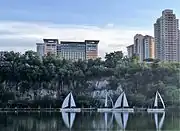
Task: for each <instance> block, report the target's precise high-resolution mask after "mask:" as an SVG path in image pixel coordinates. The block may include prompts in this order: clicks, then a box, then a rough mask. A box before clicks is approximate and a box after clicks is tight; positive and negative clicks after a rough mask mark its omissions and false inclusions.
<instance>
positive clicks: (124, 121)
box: [123, 112, 129, 129]
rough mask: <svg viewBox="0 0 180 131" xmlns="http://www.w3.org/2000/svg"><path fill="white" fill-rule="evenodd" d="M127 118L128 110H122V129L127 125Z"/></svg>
mask: <svg viewBox="0 0 180 131" xmlns="http://www.w3.org/2000/svg"><path fill="white" fill-rule="evenodd" d="M128 118H129V113H128V112H124V113H123V127H124V129H125V128H126V126H127V121H128Z"/></svg>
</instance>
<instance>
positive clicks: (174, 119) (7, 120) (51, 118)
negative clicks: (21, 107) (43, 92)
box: [0, 112, 180, 131]
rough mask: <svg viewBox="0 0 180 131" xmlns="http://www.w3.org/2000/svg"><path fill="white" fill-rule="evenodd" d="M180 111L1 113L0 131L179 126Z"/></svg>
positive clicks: (176, 129) (174, 130)
mask: <svg viewBox="0 0 180 131" xmlns="http://www.w3.org/2000/svg"><path fill="white" fill-rule="evenodd" d="M179 123H180V112H166V113H158V114H148V113H146V112H140V113H97V112H81V113H55V112H47V113H38V112H37V113H28V112H26V113H8V114H6V113H0V131H69V130H71V131H101V130H102V131H106V130H108V131H119V130H121V129H126V130H138V131H139V130H142V131H146V130H157V129H161V130H171V131H179V130H180V125H179Z"/></svg>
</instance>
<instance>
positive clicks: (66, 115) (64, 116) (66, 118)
mask: <svg viewBox="0 0 180 131" xmlns="http://www.w3.org/2000/svg"><path fill="white" fill-rule="evenodd" d="M62 118H63V121H64V123H65V125H66V127H68V128H69V127H70V126H69V116H68V113H65V112H62Z"/></svg>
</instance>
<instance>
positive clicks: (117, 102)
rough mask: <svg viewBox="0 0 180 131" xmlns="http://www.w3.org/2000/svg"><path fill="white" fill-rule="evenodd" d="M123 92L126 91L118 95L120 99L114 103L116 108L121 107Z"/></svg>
mask: <svg viewBox="0 0 180 131" xmlns="http://www.w3.org/2000/svg"><path fill="white" fill-rule="evenodd" d="M123 94H124V92H123V93H122V94H121V95H120V96H119V97H118V99H117V100H116V103H115V105H114V108H118V107H121V103H122V97H123Z"/></svg>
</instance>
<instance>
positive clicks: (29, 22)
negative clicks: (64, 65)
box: [0, 0, 180, 57]
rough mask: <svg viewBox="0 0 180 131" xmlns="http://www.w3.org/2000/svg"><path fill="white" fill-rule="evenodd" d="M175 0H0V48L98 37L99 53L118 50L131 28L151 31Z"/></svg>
mask: <svg viewBox="0 0 180 131" xmlns="http://www.w3.org/2000/svg"><path fill="white" fill-rule="evenodd" d="M179 5H180V0H173V1H170V0H150V1H149V2H146V1H145V0H136V1H134V0H29V1H27V0H1V4H0V50H8V51H9V50H14V51H20V52H24V51H26V50H34V51H35V50H36V43H37V42H42V39H43V38H58V39H59V40H76V41H77V40H79V41H84V40H85V39H93V40H94V39H95V40H100V43H99V55H100V56H101V57H103V56H104V54H105V53H106V52H110V51H114V50H122V51H123V52H125V53H126V46H128V45H130V44H132V43H133V36H134V35H135V34H136V33H142V34H143V35H146V34H147V35H153V24H154V22H155V21H156V19H157V18H158V17H160V16H161V12H162V10H164V9H167V8H168V9H173V10H174V12H175V13H176V15H177V17H178V18H179V15H180V8H179V7H178V6H179Z"/></svg>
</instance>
